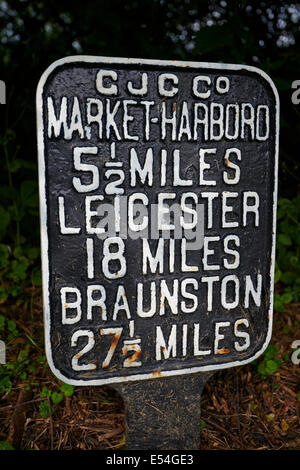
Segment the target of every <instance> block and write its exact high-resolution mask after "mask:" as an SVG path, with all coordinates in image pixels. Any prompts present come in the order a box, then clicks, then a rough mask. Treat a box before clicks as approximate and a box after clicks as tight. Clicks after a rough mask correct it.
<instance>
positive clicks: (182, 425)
mask: <svg viewBox="0 0 300 470" xmlns="http://www.w3.org/2000/svg"><path fill="white" fill-rule="evenodd" d="M211 375H212V374H204V373H198V374H193V375H182V376H174V377H168V378H157V379H153V380H146V381H143V382H140V381H138V382H128V383H127V384H121V385H114V388H115V389H116V390H117V391H118V392H119V393H120V394H121V396H122V398H123V399H124V403H125V412H126V419H127V421H126V449H128V450H197V449H199V448H200V397H201V393H202V390H203V388H204V385H205V383H206V381H207V380H208V379H209V377H210V376H211Z"/></svg>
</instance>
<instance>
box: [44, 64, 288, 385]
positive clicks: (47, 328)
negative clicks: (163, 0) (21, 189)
mask: <svg viewBox="0 0 300 470" xmlns="http://www.w3.org/2000/svg"><path fill="white" fill-rule="evenodd" d="M73 62H86V63H95V64H96V63H105V64H132V65H139V64H141V65H157V66H173V67H181V68H182V67H191V68H201V69H204V68H207V69H220V70H226V69H227V70H231V71H241V70H246V71H249V72H253V73H256V74H258V75H260V76H261V77H262V78H263V79H264V80H265V81H266V82H267V83H268V84H269V85H270V86H271V89H272V91H273V93H274V96H275V103H276V104H275V108H276V116H275V122H276V136H275V156H274V157H275V162H274V163H275V165H274V192H273V227H272V249H271V264H270V306H269V312H268V319H269V322H268V332H267V336H266V339H265V342H264V344H263V345H262V348H261V349H260V350H259V351H257V352H256V354H255V355H254V356H252V357H250V358H248V359H245V360H242V361H234V362H228V363H225V364H216V365H213V364H211V365H208V366H196V367H191V368H187V369H174V370H168V371H160V370H159V369H158V371H157V372H151V373H147V374H133V375H129V376H126V377H111V378H107V379H92V380H73V379H69V378H68V377H65V376H64V375H63V374H62V373H61V372H60V370H58V369H57V368H56V367H55V365H54V363H53V360H52V350H51V344H50V301H49V289H48V287H49V258H48V231H47V200H46V178H45V160H44V139H43V131H44V129H43V89H44V85H45V84H46V82H47V79H48V77H49V76H50V74H51V73H52V72H53V71H54V70H55V69H56V68H58V67H60V66H62V65H64V64H69V63H73ZM279 106H280V104H279V95H278V91H277V89H276V87H275V85H274V83H273V81H272V79H271V78H270V77H269V75H267V74H266V73H265V72H264V71H263V70H261V69H259V68H257V67H253V66H250V65H243V64H222V63H213V62H209V63H208V62H190V61H178V60H152V59H134V58H120V57H102V56H88V55H87V56H85V55H77V56H67V57H64V58H62V59H59V60H56V61H55V62H53V63H52V64H51V65H50V66H49V67H48V68H47V69H46V70H45V71H44V73H43V74H42V76H41V78H40V80H39V83H38V86H37V92H36V116H37V143H38V175H39V196H40V224H41V228H40V234H41V263H42V280H43V309H44V335H45V348H46V357H47V361H48V364H49V367H50V369H51V371H52V372H53V374H54V375H55V376H56V377H57V378H58V379H59V380H61V381H63V382H65V383H67V384H70V385H77V386H89V385H97V386H100V385H110V384H117V383H123V382H125V383H126V382H130V381H138V380H146V379H153V378H157V377H171V376H174V375H187V374H196V373H199V372H211V371H215V370H220V369H228V368H230V367H237V366H241V365H245V364H248V363H250V362H252V361H254V360H255V359H257V358H258V357H259V356H260V355H261V354H262V353H263V352H264V351H265V349H266V348H267V346H268V344H269V342H270V340H271V336H272V326H273V297H274V271H275V244H276V214H277V185H278V154H279Z"/></svg>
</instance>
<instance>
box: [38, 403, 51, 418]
mask: <svg viewBox="0 0 300 470" xmlns="http://www.w3.org/2000/svg"><path fill="white" fill-rule="evenodd" d="M50 410H51V414H53V413H54V407H53V406H51V407H50ZM39 412H40V415H41V417H42V418H48V417H49V415H50V413H49V402H48V400H45V401H42V402H41V403H40V404H39Z"/></svg>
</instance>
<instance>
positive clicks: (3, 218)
mask: <svg viewBox="0 0 300 470" xmlns="http://www.w3.org/2000/svg"><path fill="white" fill-rule="evenodd" d="M10 219H11V217H10V213H9V212H8V211H7V210H5V209H4V207H3V206H1V205H0V233H2V234H5V232H6V230H7V227H8V225H9V223H10Z"/></svg>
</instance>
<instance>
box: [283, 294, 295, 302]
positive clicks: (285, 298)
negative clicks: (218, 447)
mask: <svg viewBox="0 0 300 470" xmlns="http://www.w3.org/2000/svg"><path fill="white" fill-rule="evenodd" d="M292 300H293V295H292V294H290V293H285V294H283V295H282V296H281V301H282V303H284V304H290V303H291V302H292Z"/></svg>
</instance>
